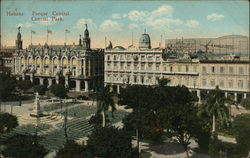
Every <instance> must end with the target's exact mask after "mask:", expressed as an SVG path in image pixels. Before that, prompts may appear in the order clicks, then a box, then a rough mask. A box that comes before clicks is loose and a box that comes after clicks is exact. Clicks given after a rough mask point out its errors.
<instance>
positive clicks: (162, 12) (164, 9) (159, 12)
mask: <svg viewBox="0 0 250 158" xmlns="http://www.w3.org/2000/svg"><path fill="white" fill-rule="evenodd" d="M172 13H173V7H172V6H170V5H163V6H160V7H159V8H158V9H156V10H153V11H152V12H151V16H156V17H162V16H165V17H171V16H172Z"/></svg>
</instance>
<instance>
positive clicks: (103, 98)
mask: <svg viewBox="0 0 250 158" xmlns="http://www.w3.org/2000/svg"><path fill="white" fill-rule="evenodd" d="M96 99H97V112H98V113H99V112H101V114H102V127H105V126H106V111H107V110H108V109H109V107H111V111H112V117H113V112H114V111H115V110H116V108H115V104H114V100H113V98H112V93H111V92H110V90H109V87H106V88H105V89H104V90H103V91H102V92H100V93H98V94H97V98H96Z"/></svg>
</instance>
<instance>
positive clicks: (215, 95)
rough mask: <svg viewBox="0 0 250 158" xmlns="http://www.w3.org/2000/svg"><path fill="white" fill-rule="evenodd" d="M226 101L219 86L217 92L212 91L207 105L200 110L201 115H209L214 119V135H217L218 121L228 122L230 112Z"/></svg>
mask: <svg viewBox="0 0 250 158" xmlns="http://www.w3.org/2000/svg"><path fill="white" fill-rule="evenodd" d="M226 101H227V99H226V98H225V95H224V93H223V92H222V91H221V90H220V89H219V87H218V86H217V87H216V88H215V90H212V91H210V93H209V95H208V97H207V99H206V102H205V104H203V105H202V106H201V108H200V111H199V113H204V112H205V113H207V114H208V116H209V117H210V118H212V133H215V128H216V125H215V123H216V120H218V121H220V122H221V123H225V122H228V120H229V110H228V108H227V107H226V105H225V104H226Z"/></svg>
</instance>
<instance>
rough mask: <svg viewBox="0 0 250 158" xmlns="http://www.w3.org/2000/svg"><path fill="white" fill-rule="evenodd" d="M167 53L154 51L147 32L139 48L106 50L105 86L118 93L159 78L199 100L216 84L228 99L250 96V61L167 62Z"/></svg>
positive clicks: (159, 49)
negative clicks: (185, 89) (186, 91)
mask: <svg viewBox="0 0 250 158" xmlns="http://www.w3.org/2000/svg"><path fill="white" fill-rule="evenodd" d="M143 42H144V43H143ZM142 43H143V44H142ZM142 46H143V47H142ZM164 53H165V50H164V49H161V48H156V49H151V45H150V38H149V36H148V34H147V35H145V33H144V34H143V35H142V37H141V38H140V41H139V48H137V47H135V46H129V48H128V49H125V48H123V47H121V46H117V47H114V48H109V49H106V50H105V53H104V54H105V55H104V56H105V57H104V65H105V69H104V84H105V85H104V86H106V85H110V86H112V87H113V90H115V91H117V92H118V93H119V92H120V88H121V87H125V86H126V85H134V84H139V85H156V84H157V83H158V79H160V78H168V79H170V86H176V85H184V86H186V87H188V88H189V89H190V91H193V92H194V93H196V94H197V95H198V97H199V98H200V100H204V99H205V97H206V95H207V94H208V93H209V91H210V90H212V89H215V88H216V86H217V85H218V86H219V88H220V89H222V90H223V91H224V92H225V95H226V96H227V95H229V94H230V95H234V96H235V100H236V101H238V102H240V101H241V100H242V99H243V98H246V97H247V96H248V95H249V92H250V91H249V90H250V88H249V86H250V84H249V75H250V74H249V71H250V69H249V66H250V63H249V61H232V60H231V61H221V60H220V61H209V60H208V61H199V60H198V59H190V58H185V59H177V58H175V59H170V58H168V59H166V58H164V55H163V54H164Z"/></svg>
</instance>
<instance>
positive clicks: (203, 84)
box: [202, 79, 207, 87]
mask: <svg viewBox="0 0 250 158" xmlns="http://www.w3.org/2000/svg"><path fill="white" fill-rule="evenodd" d="M202 86H203V87H206V86H207V80H206V79H202Z"/></svg>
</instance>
